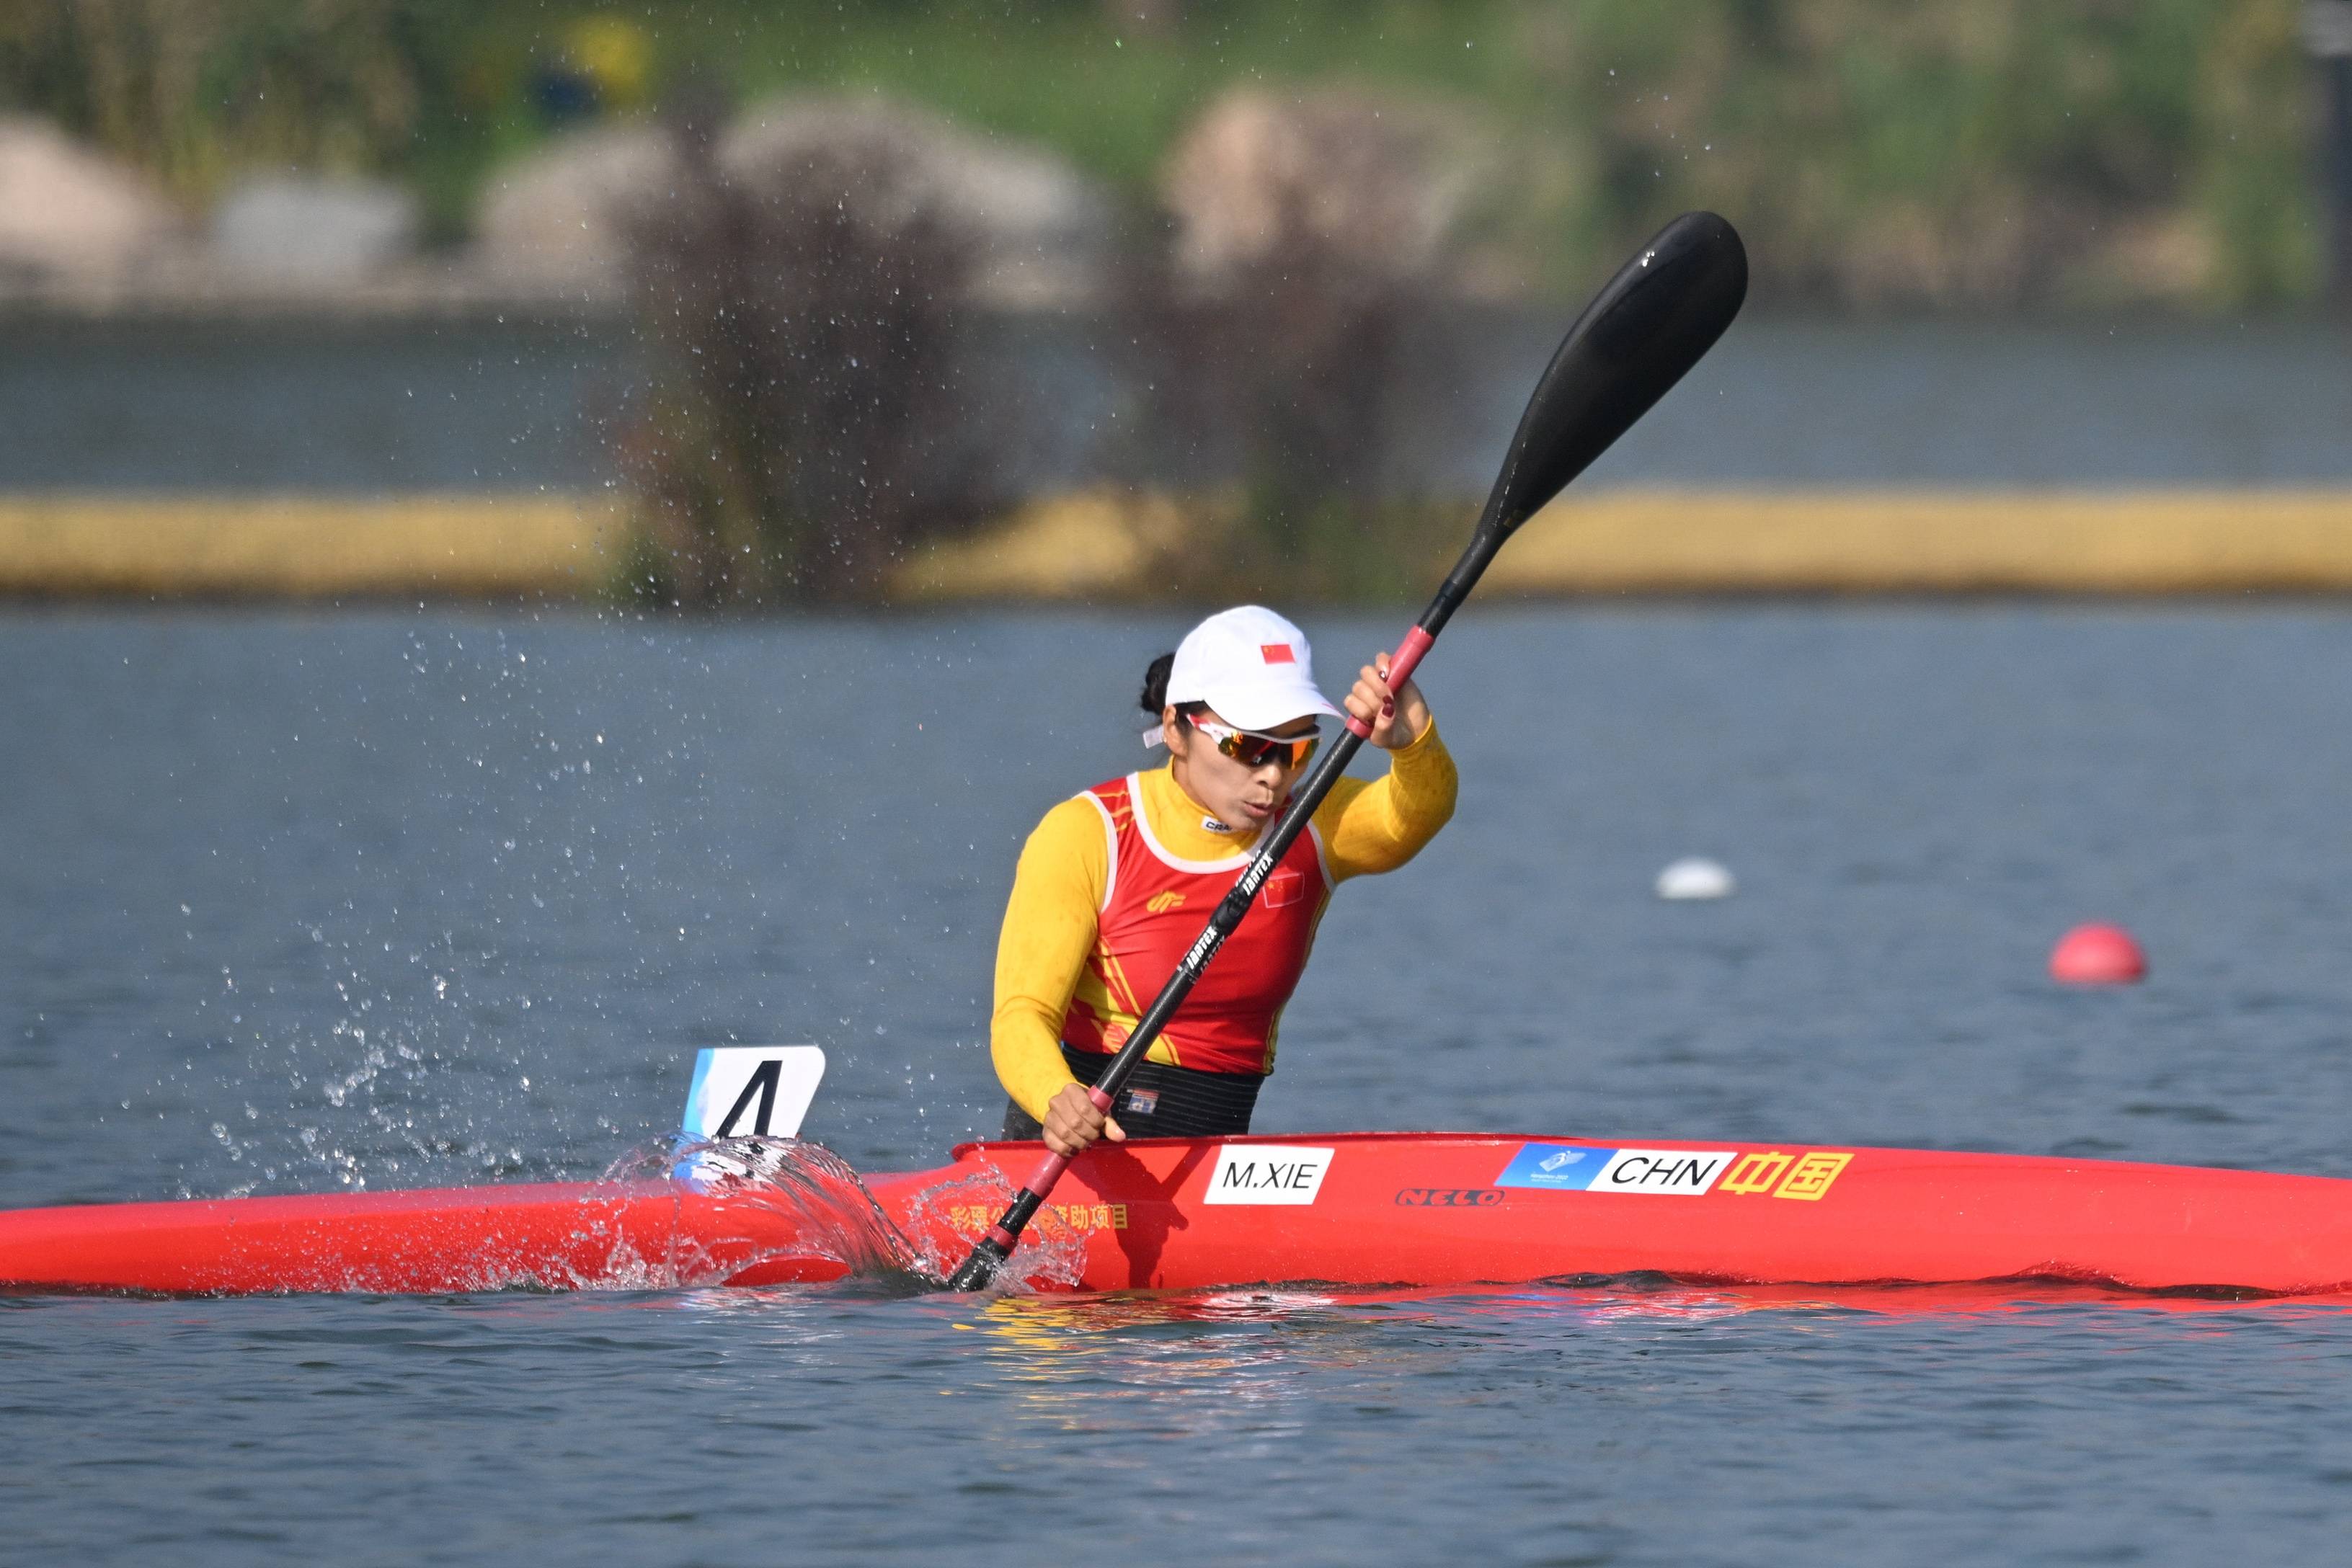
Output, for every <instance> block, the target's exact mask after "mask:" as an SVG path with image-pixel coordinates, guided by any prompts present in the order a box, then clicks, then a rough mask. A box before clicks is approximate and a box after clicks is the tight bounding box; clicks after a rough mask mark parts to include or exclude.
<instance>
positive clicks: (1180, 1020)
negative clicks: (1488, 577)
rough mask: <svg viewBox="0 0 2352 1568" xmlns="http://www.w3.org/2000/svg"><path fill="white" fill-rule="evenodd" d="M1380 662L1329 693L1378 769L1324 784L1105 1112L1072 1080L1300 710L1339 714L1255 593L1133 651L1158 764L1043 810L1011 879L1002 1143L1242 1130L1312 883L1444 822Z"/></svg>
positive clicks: (1308, 741)
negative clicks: (1378, 754) (1146, 658)
mask: <svg viewBox="0 0 2352 1568" xmlns="http://www.w3.org/2000/svg"><path fill="white" fill-rule="evenodd" d="M1388 665H1389V656H1388V655H1387V654H1386V653H1381V654H1379V655H1377V656H1376V657H1375V658H1374V660H1373V662H1372V663H1371V664H1367V665H1365V666H1364V667H1363V669H1362V670H1361V672H1360V673H1359V674H1358V675H1357V677H1356V684H1355V686H1354V688H1353V689H1352V690H1350V691H1349V693H1348V697H1347V711H1348V712H1349V713H1350V714H1352V715H1354V716H1356V717H1357V718H1359V719H1360V720H1362V721H1364V722H1365V723H1367V724H1370V726H1371V727H1372V734H1371V741H1372V744H1373V745H1374V746H1377V747H1381V748H1382V749H1384V750H1386V751H1387V752H1388V753H1389V772H1388V777H1386V778H1385V779H1380V780H1378V781H1376V782H1368V781H1366V780H1364V779H1340V780H1339V783H1338V784H1337V785H1336V786H1334V787H1333V789H1332V790H1331V793H1330V794H1329V795H1328V797H1326V798H1325V800H1324V801H1323V803H1322V805H1321V806H1320V807H1318V809H1317V810H1316V812H1315V815H1314V818H1313V820H1312V821H1311V822H1310V824H1309V826H1308V828H1307V831H1306V832H1304V833H1301V834H1300V835H1299V836H1298V839H1297V842H1295V843H1293V844H1292V845H1291V847H1290V850H1289V852H1287V853H1286V854H1285V855H1284V856H1283V858H1282V862H1281V863H1280V864H1279V865H1278V866H1276V869H1275V871H1274V873H1272V874H1271V875H1270V876H1268V877H1267V878H1266V880H1265V885H1264V886H1262V887H1261V888H1260V889H1259V890H1258V896H1257V902H1256V904H1255V905H1254V906H1253V907H1252V908H1251V910H1250V912H1249V915H1248V916H1247V917H1246V918H1245V919H1244V920H1243V921H1242V923H1241V925H1240V926H1239V928H1238V929H1236V930H1235V931H1234V934H1233V936H1232V937H1231V938H1229V939H1228V940H1227V941H1226V943H1225V945H1224V947H1223V951H1221V952H1220V953H1219V954H1218V955H1217V957H1216V960H1215V961H1214V962H1213V963H1212V964H1211V965H1210V966H1209V967H1208V970H1207V972H1206V973H1205V974H1204V975H1203V976H1202V978H1201V982H1200V984H1199V985H1198V986H1197V987H1195V988H1193V991H1192V995H1191V996H1190V997H1188V998H1185V1001H1184V1005H1183V1006H1182V1007H1181V1009H1178V1010H1177V1013H1176V1016H1175V1017H1174V1018H1173V1019H1171V1020H1170V1021H1169V1025H1168V1028H1167V1029H1166V1030H1164V1031H1162V1033H1161V1034H1160V1038H1159V1039H1158V1040H1154V1041H1153V1042H1152V1045H1151V1050H1150V1053H1149V1054H1148V1055H1147V1056H1146V1058H1145V1060H1144V1061H1142V1062H1140V1063H1139V1064H1138V1066H1137V1070H1136V1073H1135V1076H1134V1077H1133V1078H1132V1079H1130V1080H1129V1082H1128V1085H1127V1088H1126V1089H1125V1090H1124V1091H1123V1092H1122V1093H1121V1095H1120V1097H1119V1100H1118V1103H1117V1104H1116V1105H1115V1106H1114V1107H1113V1108H1112V1113H1111V1114H1109V1115H1108V1116H1106V1115H1105V1114H1104V1113H1103V1112H1101V1111H1100V1110H1098V1109H1097V1108H1096V1106H1095V1104H1094V1103H1093V1102H1092V1101H1091V1100H1089V1099H1088V1098H1087V1092H1086V1086H1087V1085H1090V1084H1092V1083H1094V1082H1096V1080H1097V1079H1098V1078H1100V1077H1101V1076H1102V1072H1103V1070H1104V1069H1105V1068H1107V1067H1108V1066H1109V1064H1110V1059H1111V1057H1112V1055H1113V1054H1114V1053H1115V1052H1117V1051H1118V1048H1119V1046H1120V1044H1121V1043H1122V1042H1123V1041H1124V1040H1126V1039H1127V1038H1128V1036H1129V1033H1130V1032H1132V1030H1134V1028H1135V1025H1136V1022H1137V1020H1138V1019H1140V1018H1141V1017H1142V1014H1143V1012H1144V1009H1147V1008H1149V1007H1150V1005H1151V998H1153V997H1154V996H1155V995H1157V994H1158V992H1159V990H1160V987H1161V986H1162V985H1163V984H1164V983H1165V982H1166V981H1167V979H1168V977H1169V976H1170V975H1171V974H1173V973H1174V972H1175V968H1176V962H1177V960H1178V959H1179V958H1180V957H1181V956H1182V955H1183V953H1184V950H1185V949H1186V948H1188V947H1190V946H1192V941H1193V939H1194V938H1195V937H1197V936H1200V934H1201V930H1202V926H1203V925H1206V924H1207V923H1208V918H1209V915H1210V913H1211V911H1213V909H1215V907H1216V905H1217V901H1218V900H1219V899H1221V898H1223V896H1224V895H1225V894H1226V892H1227V891H1228V890H1229V889H1231V888H1232V886H1233V885H1234V881H1235V879H1236V878H1238V877H1239V876H1240V875H1241V873H1242V869H1243V868H1244V866H1246V865H1247V864H1248V863H1249V859H1250V852H1251V848H1252V846H1253V845H1254V844H1255V842H1256V841H1257V836H1258V834H1259V833H1260V832H1261V831H1265V829H1266V828H1268V827H1269V826H1271V825H1272V823H1273V822H1274V821H1275V820H1276V818H1277V817H1279V816H1280V815H1281V813H1282V809H1283V807H1284V805H1285V804H1286V802H1287V801H1288V800H1289V798H1290V791H1291V787H1292V785H1293V784H1294V783H1295V782H1296V781H1297V779H1298V778H1299V776H1300V774H1301V772H1302V771H1303V770H1304V769H1305V768H1306V766H1307V759H1308V758H1311V757H1312V756H1314V754H1315V749H1316V747H1317V746H1318V744H1319V740H1320V737H1319V735H1318V718H1319V716H1322V715H1326V714H1328V715H1331V716H1335V717H1336V716H1339V711H1340V710H1339V709H1338V708H1336V707H1333V706H1331V704H1330V703H1329V702H1328V700H1326V699H1325V697H1324V695H1323V694H1322V693H1321V692H1319V691H1318V690H1317V689H1316V686H1315V674H1314V664H1313V661H1312V657H1311V655H1310V653H1309V651H1308V649H1307V638H1306V635H1305V634H1304V633H1302V632H1300V631H1299V630H1298V628H1297V627H1296V626H1294V625H1292V624H1291V623H1290V622H1288V621H1286V620H1284V619H1283V618H1282V617H1281V616H1279V615H1276V613H1275V612H1273V611H1271V610H1264V609H1260V608H1258V607H1257V606H1255V605H1244V606H1242V607H1241V608H1239V609H1235V610H1227V611H1224V612H1222V613H1220V614H1216V615H1212V616H1211V617H1209V619H1208V620H1206V621H1203V622H1201V624H1200V625H1198V626H1196V627H1194V628H1193V629H1192V632H1190V633H1188V634H1187V635H1186V636H1185V638H1184V641H1183V643H1181V645H1180V646H1179V647H1178V648H1177V650H1176V652H1175V653H1172V654H1162V655H1161V656H1160V658H1159V659H1158V660H1156V661H1154V662H1153V664H1152V665H1151V668H1150V672H1149V673H1148V674H1146V675H1145V677H1144V685H1143V708H1144V711H1145V712H1147V713H1150V714H1151V715H1152V716H1154V717H1155V718H1156V719H1157V720H1158V723H1156V724H1155V725H1154V726H1153V727H1151V728H1150V730H1148V731H1146V732H1145V744H1146V745H1148V746H1158V745H1165V746H1166V747H1168V751H1169V761H1168V765H1167V766H1166V767H1165V768H1156V769H1154V770H1152V771H1150V772H1148V773H1130V774H1129V775H1128V776H1127V777H1126V778H1124V779H1112V780H1111V781H1110V782H1108V783H1107V784H1097V785H1096V786H1095V787H1094V788H1093V789H1088V790H1086V791H1084V792H1083V793H1081V794H1078V795H1076V796H1073V797H1072V798H1071V799H1069V800H1065V801H1063V802H1062V803H1061V804H1060V805H1058V806H1055V808H1054V809H1053V810H1050V811H1048V812H1046V813H1045V820H1044V821H1041V822H1039V823H1038V824H1037V829H1036V831H1034V832H1033V833H1031V834H1030V835H1029V841H1028V843H1027V844H1026V845H1025V846H1024V848H1023V849H1022V852H1021V863H1020V867H1019V869H1018V870H1017V871H1016V872H1015V873H1013V895H1012V897H1011V899H1010V900H1009V901H1008V902H1007V903H1006V904H1005V909H1004V930H1003V936H1001V937H1000V938H999V939H998V942H997V948H996V1009H995V1013H994V1016H993V1019H992V1022H991V1026H990V1048H991V1052H992V1056H993V1058H994V1061H995V1063H996V1074H997V1077H998V1078H999V1079H1001V1080H1002V1081H1003V1084H1004V1087H1005V1090H1006V1092H1008V1093H1010V1094H1011V1096H1012V1100H1013V1103H1012V1104H1011V1106H1010V1107H1008V1109H1007V1110H1006V1113H1005V1120H1004V1135H1005V1136H1006V1137H1008V1138H1036V1137H1043V1138H1044V1139H1045V1143H1046V1145H1047V1146H1048V1147H1050V1148H1051V1149H1053V1151H1054V1152H1055V1153H1056V1154H1065V1155H1074V1154H1076V1153H1077V1152H1078V1151H1079V1150H1081V1149H1083V1148H1085V1147H1086V1146H1087V1145H1089V1144H1091V1143H1093V1142H1094V1141H1095V1140H1096V1139H1097V1138H1101V1137H1106V1136H1107V1137H1110V1138H1113V1139H1118V1138H1125V1137H1128V1136H1130V1135H1134V1136H1144V1137H1150V1136H1160V1137H1225V1136H1231V1135H1233V1134H1240V1133H1246V1132H1248V1131H1249V1124H1250V1114H1251V1113H1252V1111H1253V1110H1254V1109H1255V1106H1256V1104H1257V1093H1258V1089H1259V1087H1260V1085H1262V1084H1263V1083H1264V1082H1265V1077H1266V1074H1268V1073H1269V1072H1272V1071H1274V1051H1275V1033H1276V1026H1277V1025H1278V1024H1279V1022H1280V1021H1281V1017H1282V1009H1283V1005H1284V1004H1285V1003H1286V1002H1287V1001H1288V1000H1289V999H1290V994H1291V992H1292V991H1293V990H1295V989H1297V985H1298V977H1299V975H1300V973H1301V972H1302V971H1303V970H1304V969H1305V968H1306V967H1307V951H1308V949H1309V948H1310V947H1311V946H1313V945H1314V941H1315V927H1316V925H1317V923H1318V921H1320V920H1321V918H1322V915H1323V906H1324V904H1326V902H1328V900H1329V898H1330V896H1331V890H1332V889H1333V888H1335V887H1337V886H1338V885H1339V883H1342V882H1345V881H1347V880H1348V879H1349V877H1351V876H1358V875H1361V874H1363V873H1368V872H1384V871H1393V870H1395V869H1396V868H1397V867H1398V866H1401V865H1402V864H1404V862H1407V861H1409V860H1411V859H1412V857H1413V855H1414V854H1415V853H1416V852H1419V851H1420V849H1421V847H1422V846H1423V844H1425V843H1427V842H1428V841H1430V840H1431V839H1432V838H1433V837H1434V836H1435V835H1436V833H1437V831H1438V829H1440V828H1442V827H1444V825H1445V821H1446V819H1447V818H1449V817H1451V816H1452V815H1453V814H1454V789H1455V779H1454V760H1453V758H1451V757H1449V756H1447V755H1446V751H1445V747H1444V744H1443V743H1441V742H1440V741H1439V740H1438V738H1437V729H1436V727H1435V725H1433V723H1432V722H1431V720H1430V716H1429V705H1428V703H1426V702H1425V701H1423V698H1422V695H1421V691H1420V688H1419V687H1417V686H1415V685H1413V684H1412V682H1411V681H1407V682H1405V683H1404V685H1402V686H1401V687H1399V688H1398V689H1396V690H1395V691H1391V690H1390V689H1389V685H1388V682H1387V680H1386V679H1385V676H1386V674H1387V672H1388Z"/></svg>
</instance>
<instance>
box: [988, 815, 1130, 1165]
mask: <svg viewBox="0 0 2352 1568" xmlns="http://www.w3.org/2000/svg"><path fill="white" fill-rule="evenodd" d="M1109 883H1110V846H1109V844H1108V841H1106V840H1105V838H1104V836H1103V820H1102V813H1101V812H1100V811H1099V810H1097V809H1096V808H1095V806H1094V805H1093V804H1092V803H1091V802H1089V801H1087V800H1085V799H1083V798H1074V799H1071V800H1065V801H1063V802H1062V803H1061V804H1060V805H1058V806H1056V807H1055V808H1054V809H1053V810H1050V811H1048V812H1046V813H1045V821H1041V822H1039V823H1038V824H1037V829H1036V831H1034V832H1033V833H1031V834H1030V835H1029V841H1028V842H1027V843H1026V844H1024V845H1023V846H1022V850H1021V864H1020V867H1019V868H1018V869H1017V870H1015V871H1014V872H1013V894H1012V896H1011V897H1010V898H1008V899H1006V900H1005V903H1004V928H1003V932H1002V933H1001V934H1000V935H999V936H998V937H997V939H996V1009H995V1012H994V1013H993V1015H992V1017H991V1019H990V1020H989V1031H988V1044H989V1055H990V1057H991V1058H992V1060H993V1061H995V1063H996V1076H997V1078H998V1079H999V1080H1000V1081H1001V1082H1003V1085H1004V1091H1005V1092H1006V1093H1008V1094H1010V1095H1012V1096H1013V1103H1015V1104H1017V1105H1019V1106H1020V1107H1021V1108H1022V1109H1023V1110H1024V1111H1026V1112H1028V1113H1029V1114H1031V1115H1032V1116H1034V1117H1036V1118H1037V1119H1038V1121H1040V1122H1045V1120H1046V1118H1047V1113H1048V1108H1049V1106H1050V1105H1051V1103H1052V1102H1053V1100H1054V1098H1055V1095H1056V1094H1058V1093H1059V1092H1061V1091H1062V1090H1063V1089H1065V1088H1076V1087H1077V1080H1076V1079H1074V1078H1072V1077H1071V1076H1070V1070H1069V1067H1068V1065H1067V1064H1066V1063H1065V1062H1064V1061H1062V1017H1063V1015H1064V1014H1065V1013H1066V1012H1067V1011H1068V1010H1069V1006H1070V993H1071V992H1072V991H1073V990H1075V989H1076V988H1077V983H1078V976H1079V974H1080V972H1081V971H1082V970H1084V968H1085V967H1086V962H1087V952H1088V951H1089V950H1090V949H1092V947H1093V946H1094V944H1095V935H1096V925H1095V918H1096V914H1097V911H1098V910H1100V908H1101V907H1102V899H1103V891H1104V889H1105V888H1106V887H1108V885H1109ZM1079 1094H1080V1098H1084V1094H1085V1092H1084V1091H1083V1090H1082V1089H1081V1090H1080V1091H1079ZM1088 1109H1089V1110H1091V1109H1092V1106H1091V1105H1089V1106H1088Z"/></svg>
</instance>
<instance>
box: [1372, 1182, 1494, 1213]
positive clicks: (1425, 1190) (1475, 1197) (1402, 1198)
mask: <svg viewBox="0 0 2352 1568" xmlns="http://www.w3.org/2000/svg"><path fill="white" fill-rule="evenodd" d="M1396 1201H1397V1207H1399V1208H1492V1207H1495V1206H1496V1204H1498V1203H1500V1202H1502V1201H1503V1193H1502V1189H1501V1188H1500V1187H1492V1186H1408V1187H1403V1188H1401V1189H1400V1190H1399V1191H1398V1193H1397V1195H1396Z"/></svg>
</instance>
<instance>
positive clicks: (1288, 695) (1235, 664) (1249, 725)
mask: <svg viewBox="0 0 2352 1568" xmlns="http://www.w3.org/2000/svg"><path fill="white" fill-rule="evenodd" d="M1168 701H1169V703H1170V704H1171V706H1182V705H1184V704H1185V703H1207V704H1208V705H1209V706H1211V707H1212V708H1213V709H1215V710H1216V714H1217V716H1218V717H1219V718H1222V719H1223V720H1224V721H1225V722H1226V723H1227V724H1230V725H1232V726H1233V727H1234V728H1236V729H1258V730H1263V729H1271V728H1273V727H1275V726H1276V725H1278V724H1287V723H1289V722H1290V721H1291V720H1292V719H1294V718H1303V717H1305V716H1307V715H1308V714H1311V713H1328V714H1330V715H1332V716H1335V717H1337V716H1340V715H1339V709H1338V708H1336V707H1333V706H1331V704H1330V701H1329V699H1328V698H1327V697H1325V696H1324V695H1323V694H1322V693H1321V692H1319V691H1317V690H1316V689H1315V655H1314V653H1313V652H1312V651H1311V650H1309V649H1308V647H1307V633H1306V632H1301V631H1300V630H1299V629H1298V628H1297V627H1296V626H1294V625H1292V624H1291V623H1290V622H1287V621H1286V620H1284V619H1283V618H1282V617H1281V616H1279V615H1276V613H1275V612H1273V611H1271V610H1267V609H1265V608H1263V607H1261V606H1259V605H1255V604H1244V605H1241V606H1239V607H1238V608H1236V609H1233V610H1223V611H1219V612H1217V613H1216V614H1214V615H1212V616H1210V617H1209V618H1208V619H1207V620H1206V621H1203V622H1201V623H1200V624H1199V625H1198V626H1195V627H1193V628H1192V630H1191V631H1190V632H1186V633H1185V634H1184V640H1183V641H1182V642H1181V643H1178V644H1177V645H1176V664H1175V667H1174V668H1172V669H1171V670H1170V671H1169V672H1168Z"/></svg>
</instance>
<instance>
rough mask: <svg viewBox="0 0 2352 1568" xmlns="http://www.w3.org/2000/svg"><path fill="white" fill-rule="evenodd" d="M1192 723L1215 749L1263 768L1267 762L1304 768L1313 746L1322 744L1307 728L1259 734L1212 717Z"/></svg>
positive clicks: (1316, 735)
mask: <svg viewBox="0 0 2352 1568" xmlns="http://www.w3.org/2000/svg"><path fill="white" fill-rule="evenodd" d="M1192 727H1193V728H1194V729H1197V730H1199V731H1200V732H1201V733H1202V735H1205V736H1207V737H1209V738H1210V739H1212V740H1213V741H1215V742H1216V743H1217V750H1218V751H1219V752H1221V753H1223V755H1224V756H1227V757H1230V758H1233V759H1234V761H1236V762H1238V763H1240V764H1241V765H1242V766H1243V767H1244V768H1263V767H1265V765H1266V764H1267V763H1269V762H1271V763H1273V764H1275V765H1276V766H1277V767H1280V768H1304V767H1306V766H1307V758H1310V757H1312V756H1314V755H1315V748H1316V747H1318V746H1320V745H1322V744H1323V737H1322V736H1320V735H1318V734H1317V733H1315V732H1314V731H1312V730H1309V731H1308V732H1307V734H1305V735H1260V734H1258V733H1257V732H1256V731H1255V730H1249V729H1234V728H1231V727H1227V726H1225V725H1222V724H1218V723H1216V722H1215V721H1214V720H1212V719H1205V718H1196V719H1194V720H1193V721H1192Z"/></svg>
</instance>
